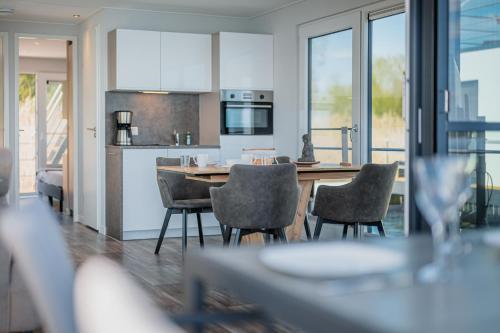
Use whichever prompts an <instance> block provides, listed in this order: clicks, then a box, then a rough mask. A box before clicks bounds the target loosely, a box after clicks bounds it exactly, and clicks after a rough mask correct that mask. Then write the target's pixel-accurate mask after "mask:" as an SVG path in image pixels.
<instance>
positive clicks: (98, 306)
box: [75, 257, 183, 333]
mask: <svg viewBox="0 0 500 333" xmlns="http://www.w3.org/2000/svg"><path fill="white" fill-rule="evenodd" d="M75 314H76V322H77V325H78V329H79V332H80V333H113V332H117V333H118V332H120V333H138V332H163V333H180V332H183V330H181V329H180V328H179V327H178V326H177V325H175V324H174V323H173V322H172V321H171V320H169V319H168V318H167V316H166V315H165V313H164V312H163V311H162V310H160V309H159V308H158V307H157V306H156V304H154V303H153V301H152V300H151V299H150V298H149V297H148V295H146V294H145V292H144V291H143V290H142V289H141V288H140V286H139V285H137V283H136V282H135V281H134V280H133V279H132V278H131V277H130V276H129V275H128V274H127V272H126V271H125V270H124V269H123V268H122V267H120V266H119V265H118V264H117V263H115V262H114V261H111V260H110V259H107V258H105V257H94V258H91V259H89V260H87V261H85V263H83V265H82V266H81V267H80V268H79V269H78V271H77V273H76V279H75Z"/></svg>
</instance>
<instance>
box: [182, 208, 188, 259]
mask: <svg viewBox="0 0 500 333" xmlns="http://www.w3.org/2000/svg"><path fill="white" fill-rule="evenodd" d="M187 219H188V211H187V209H183V210H182V257H183V258H184V254H185V253H186V249H187Z"/></svg>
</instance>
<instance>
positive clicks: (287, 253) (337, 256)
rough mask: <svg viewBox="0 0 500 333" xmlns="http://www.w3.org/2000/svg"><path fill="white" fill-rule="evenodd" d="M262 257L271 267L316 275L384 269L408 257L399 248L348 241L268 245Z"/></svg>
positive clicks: (395, 266) (338, 275)
mask: <svg viewBox="0 0 500 333" xmlns="http://www.w3.org/2000/svg"><path fill="white" fill-rule="evenodd" d="M259 257H260V260H261V262H262V263H263V264H264V265H265V266H266V267H267V268H269V269H271V270H274V271H277V272H279V273H283V274H287V275H293V276H299V277H306V278H314V279H325V278H344V277H349V276H356V275H365V274H377V273H384V272H389V271H394V270H397V269H399V268H402V267H403V266H404V264H405V263H406V257H405V256H404V255H403V254H401V253H399V252H396V251H393V250H390V249H385V248H380V247H378V246H373V245H366V244H357V243H348V242H343V243H319V244H301V245H295V246H280V247H275V248H267V249H264V250H262V251H261V252H260V254H259Z"/></svg>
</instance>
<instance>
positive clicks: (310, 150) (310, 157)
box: [299, 134, 316, 162]
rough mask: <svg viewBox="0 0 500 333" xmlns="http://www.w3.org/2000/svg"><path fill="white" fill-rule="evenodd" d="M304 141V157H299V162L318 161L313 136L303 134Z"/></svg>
mask: <svg viewBox="0 0 500 333" xmlns="http://www.w3.org/2000/svg"><path fill="white" fill-rule="evenodd" d="M302 141H303V142H304V148H302V157H301V158H299V162H316V160H315V159H314V146H313V144H312V143H311V136H310V135H309V134H304V135H302Z"/></svg>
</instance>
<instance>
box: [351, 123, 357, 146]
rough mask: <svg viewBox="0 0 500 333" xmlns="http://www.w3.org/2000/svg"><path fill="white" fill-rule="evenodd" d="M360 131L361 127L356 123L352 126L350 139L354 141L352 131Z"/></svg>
mask: <svg viewBox="0 0 500 333" xmlns="http://www.w3.org/2000/svg"><path fill="white" fill-rule="evenodd" d="M358 131H359V128H358V124H354V125H353V126H352V128H351V131H350V132H349V139H350V140H351V142H352V133H353V132H354V133H358Z"/></svg>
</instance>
